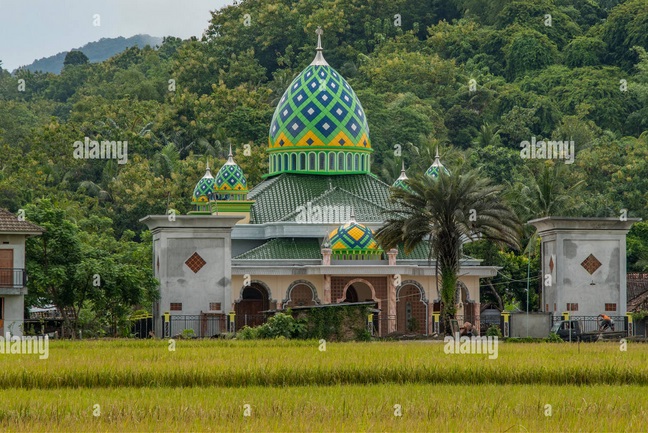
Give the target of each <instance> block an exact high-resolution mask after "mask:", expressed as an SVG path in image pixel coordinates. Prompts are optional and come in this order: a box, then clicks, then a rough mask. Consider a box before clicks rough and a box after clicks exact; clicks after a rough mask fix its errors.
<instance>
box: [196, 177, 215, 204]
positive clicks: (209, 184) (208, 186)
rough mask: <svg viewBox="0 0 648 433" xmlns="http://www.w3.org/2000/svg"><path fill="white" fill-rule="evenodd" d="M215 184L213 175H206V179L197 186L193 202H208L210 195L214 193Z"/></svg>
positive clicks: (201, 180)
mask: <svg viewBox="0 0 648 433" xmlns="http://www.w3.org/2000/svg"><path fill="white" fill-rule="evenodd" d="M214 184H215V182H214V178H213V177H212V176H211V174H209V173H208V174H205V177H203V178H202V179H200V180H199V181H198V183H197V184H196V187H195V188H194V192H193V196H192V197H191V201H192V202H194V203H203V202H208V201H209V194H211V193H213V192H214Z"/></svg>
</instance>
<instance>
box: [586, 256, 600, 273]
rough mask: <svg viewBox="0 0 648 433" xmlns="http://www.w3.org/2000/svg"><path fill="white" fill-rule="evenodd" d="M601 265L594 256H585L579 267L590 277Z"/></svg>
mask: <svg viewBox="0 0 648 433" xmlns="http://www.w3.org/2000/svg"><path fill="white" fill-rule="evenodd" d="M601 265H602V263H601V262H599V260H598V259H597V258H596V257H594V254H590V255H589V256H587V258H586V259H585V260H583V262H582V263H581V266H582V267H584V268H585V270H586V271H587V272H589V273H590V275H591V274H593V273H594V272H596V270H597V269H598V268H600V267H601Z"/></svg>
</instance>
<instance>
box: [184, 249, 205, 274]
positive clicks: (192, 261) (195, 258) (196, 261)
mask: <svg viewBox="0 0 648 433" xmlns="http://www.w3.org/2000/svg"><path fill="white" fill-rule="evenodd" d="M206 264H207V262H206V261H205V259H203V258H202V257H200V254H198V253H197V252H196V253H193V254H192V255H191V257H189V258H188V259H187V261H186V262H185V265H187V266H188V267H189V269H191V270H192V271H193V272H194V274H195V273H196V272H198V271H199V270H201V269H202V267H203V266H205V265H206Z"/></svg>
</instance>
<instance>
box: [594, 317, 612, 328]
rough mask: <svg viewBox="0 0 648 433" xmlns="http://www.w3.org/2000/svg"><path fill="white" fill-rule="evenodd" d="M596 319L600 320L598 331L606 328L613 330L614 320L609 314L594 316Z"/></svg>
mask: <svg viewBox="0 0 648 433" xmlns="http://www.w3.org/2000/svg"><path fill="white" fill-rule="evenodd" d="M596 319H597V320H598V319H600V320H601V324H600V325H599V332H603V331H605V330H606V329H611V330H612V331H614V321H613V320H612V318H610V316H608V315H607V314H599V315H598V317H597V318H596Z"/></svg>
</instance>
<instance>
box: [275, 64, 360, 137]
mask: <svg viewBox="0 0 648 433" xmlns="http://www.w3.org/2000/svg"><path fill="white" fill-rule="evenodd" d="M308 131H312V132H314V133H315V134H317V135H318V138H319V139H320V141H321V142H322V143H323V145H324V146H332V147H339V146H345V147H362V148H363V149H371V142H370V140H369V126H368V125H367V120H366V116H365V114H364V110H363V109H362V105H361V104H360V101H359V100H358V97H357V96H356V95H355V93H354V92H353V90H352V89H351V86H349V84H348V83H347V82H346V81H345V80H344V78H342V77H341V76H340V75H339V74H338V73H336V72H335V70H334V69H333V68H331V67H330V66H328V65H310V66H308V67H307V68H306V69H304V70H303V71H302V73H301V74H299V75H298V76H297V78H295V79H294V80H293V82H292V84H291V85H290V86H289V87H288V89H287V90H286V92H285V93H284V95H283V97H282V98H281V100H280V101H279V105H278V106H277V108H276V110H275V113H274V116H273V118H272V123H271V127H270V134H269V145H270V149H271V150H272V149H277V148H285V147H308V143H306V140H307V139H308V138H306V137H305V135H306V133H307V132H308ZM340 133H342V134H343V135H344V136H345V137H348V138H349V139H350V140H345V142H344V143H343V144H342V143H340V140H339V139H338V140H335V139H334V137H337V136H338V135H339V134H340Z"/></svg>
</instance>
